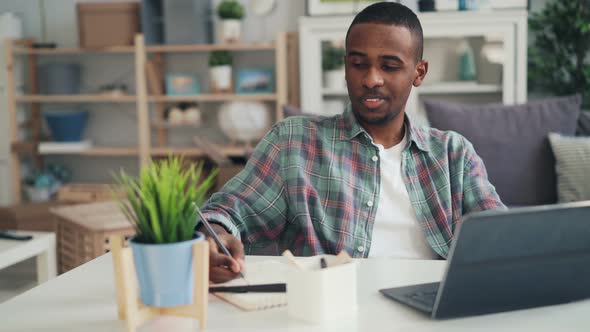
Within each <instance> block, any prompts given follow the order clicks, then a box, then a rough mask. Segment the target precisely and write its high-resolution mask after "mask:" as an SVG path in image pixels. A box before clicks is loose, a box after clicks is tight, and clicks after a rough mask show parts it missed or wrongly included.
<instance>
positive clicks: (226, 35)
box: [217, 0, 244, 43]
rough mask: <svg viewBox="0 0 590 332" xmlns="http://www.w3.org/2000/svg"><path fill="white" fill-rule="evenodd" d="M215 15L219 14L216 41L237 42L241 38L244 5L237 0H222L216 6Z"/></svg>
mask: <svg viewBox="0 0 590 332" xmlns="http://www.w3.org/2000/svg"><path fill="white" fill-rule="evenodd" d="M217 15H218V16H219V24H218V26H217V42H218V43H236V42H239V41H240V40H241V38H242V18H243V17H244V6H242V5H241V4H240V3H239V2H238V1H237V0H222V1H221V2H220V3H219V5H218V6H217Z"/></svg>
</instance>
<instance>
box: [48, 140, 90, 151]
mask: <svg viewBox="0 0 590 332" xmlns="http://www.w3.org/2000/svg"><path fill="white" fill-rule="evenodd" d="M91 147H92V141H90V140H84V141H79V142H41V143H39V153H41V154H52V153H60V154H62V153H77V152H82V151H85V150H88V149H90V148H91Z"/></svg>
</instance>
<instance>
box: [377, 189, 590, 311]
mask: <svg viewBox="0 0 590 332" xmlns="http://www.w3.org/2000/svg"><path fill="white" fill-rule="evenodd" d="M588 280H590V201H585V202H576V203H564V204H555V205H543V206H535V207H525V208H514V209H509V210H502V211H498V210H496V211H494V210H489V211H483V212H478V213H474V214H470V215H467V216H465V217H464V218H463V220H462V223H461V224H460V226H459V228H458V230H457V233H456V238H455V240H454V241H453V243H452V245H451V249H450V251H449V256H448V261H447V266H446V271H445V274H444V277H443V279H442V281H441V282H440V283H438V282H437V283H429V284H420V285H413V286H407V287H397V288H389V289H381V290H380V292H381V293H382V294H383V295H385V296H386V297H388V298H390V299H393V300H395V301H397V302H400V303H403V304H405V305H409V306H411V307H413V308H415V309H417V310H420V311H422V312H424V313H426V314H428V315H430V316H431V317H432V318H434V319H445V318H455V317H463V316H472V315H480V314H488V313H496V312H503V311H510V310H517V309H525V308H533V307H539V306H546V305H553V304H561V303H568V302H572V301H578V300H582V299H586V298H590V282H588Z"/></svg>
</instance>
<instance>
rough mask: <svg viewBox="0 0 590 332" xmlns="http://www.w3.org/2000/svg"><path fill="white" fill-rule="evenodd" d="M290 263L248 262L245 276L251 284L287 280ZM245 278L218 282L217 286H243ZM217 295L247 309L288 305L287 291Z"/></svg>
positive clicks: (271, 261)
mask: <svg viewBox="0 0 590 332" xmlns="http://www.w3.org/2000/svg"><path fill="white" fill-rule="evenodd" d="M287 271H288V265H287V264H283V263H281V262H279V261H274V260H269V261H263V262H257V263H248V262H246V271H245V273H244V276H245V277H246V280H248V282H249V283H250V285H256V284H275V283H284V282H286V281H287ZM242 285H246V282H245V281H244V280H243V279H241V278H240V279H234V280H232V281H229V282H226V283H223V284H217V285H215V286H242ZM215 296H217V297H219V298H220V299H222V300H225V301H227V302H229V303H231V304H233V305H235V306H237V307H238V308H240V309H242V310H246V311H256V310H264V309H270V308H276V307H281V306H285V305H287V294H286V293H215Z"/></svg>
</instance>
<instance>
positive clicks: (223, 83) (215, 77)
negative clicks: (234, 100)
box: [209, 65, 232, 92]
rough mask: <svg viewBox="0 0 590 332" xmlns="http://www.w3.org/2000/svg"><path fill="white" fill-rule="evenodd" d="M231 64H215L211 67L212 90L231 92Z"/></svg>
mask: <svg viewBox="0 0 590 332" xmlns="http://www.w3.org/2000/svg"><path fill="white" fill-rule="evenodd" d="M231 75H232V74H231V66H230V65H225V66H215V67H211V68H209V79H210V80H211V92H231V89H232V77H231Z"/></svg>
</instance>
